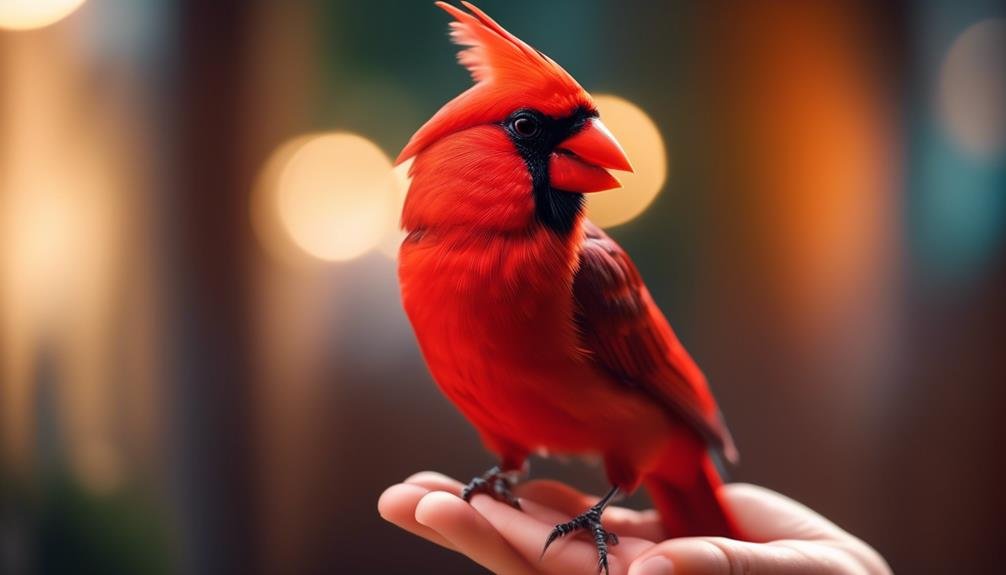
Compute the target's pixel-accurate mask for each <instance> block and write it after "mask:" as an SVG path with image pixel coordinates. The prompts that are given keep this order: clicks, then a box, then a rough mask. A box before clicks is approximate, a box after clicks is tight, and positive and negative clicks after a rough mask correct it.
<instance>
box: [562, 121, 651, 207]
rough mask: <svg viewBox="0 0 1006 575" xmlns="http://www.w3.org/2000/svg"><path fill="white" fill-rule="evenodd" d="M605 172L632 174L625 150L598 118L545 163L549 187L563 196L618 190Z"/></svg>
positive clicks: (565, 141)
mask: <svg viewBox="0 0 1006 575" xmlns="http://www.w3.org/2000/svg"><path fill="white" fill-rule="evenodd" d="M608 169H612V170H622V171H625V172H631V171H632V165H631V164H629V159H628V158H626V157H625V150H623V149H622V146H621V145H620V144H619V143H618V140H616V139H615V137H614V136H612V135H611V132H610V131H609V130H608V128H607V126H605V125H604V124H603V123H602V122H601V120H600V119H599V118H591V119H589V120H588V121H587V125H586V126H584V127H583V129H581V130H580V131H578V132H577V133H575V134H573V135H572V136H570V137H569V138H567V139H566V140H564V141H563V142H562V143H560V144H559V146H558V147H557V148H556V150H555V152H553V153H552V157H551V159H550V161H549V175H550V179H551V184H552V187H553V188H555V189H557V190H562V191H565V192H579V193H589V192H600V191H603V190H610V189H612V188H618V187H621V184H620V183H619V182H618V180H616V179H615V177H614V176H612V175H611V174H609V173H608Z"/></svg>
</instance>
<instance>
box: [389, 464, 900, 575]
mask: <svg viewBox="0 0 1006 575" xmlns="http://www.w3.org/2000/svg"><path fill="white" fill-rule="evenodd" d="M461 488H462V485H461V484H460V483H458V482H457V481H455V480H454V479H451V478H449V477H446V476H444V475H441V474H439V473H434V472H422V473H417V474H416V475H413V476H412V477H410V478H408V479H406V480H405V482H404V483H400V484H398V485H393V486H391V487H389V488H388V489H387V490H386V491H385V492H384V493H383V494H382V495H381V499H380V501H379V502H378V509H379V511H380V513H381V516H382V517H384V518H385V519H386V520H388V521H390V522H392V523H394V524H395V525H398V526H399V527H401V528H402V529H405V530H406V531H409V532H411V533H414V534H416V535H418V536H420V537H423V538H425V539H428V540H430V541H432V542H434V543H436V544H438V545H441V546H443V547H446V548H447V549H451V550H453V551H456V552H458V553H461V554H463V555H466V556H467V557H469V558H470V559H472V560H473V561H475V562H477V563H479V564H480V565H482V566H483V567H486V568H487V569H489V570H491V571H493V572H495V573H502V574H505V575H511V574H531V573H554V574H569V573H574V574H576V573H581V574H584V575H590V574H593V573H595V572H596V570H597V550H596V549H595V547H594V544H593V543H592V542H590V541H587V540H586V539H580V538H579V537H570V538H564V539H562V540H559V541H557V542H556V543H555V544H553V545H552V547H551V548H549V551H548V553H547V554H546V555H545V556H544V557H542V556H541V550H542V546H543V545H544V543H545V538H546V537H547V536H548V534H549V532H550V531H551V530H552V527H553V525H555V524H556V523H561V522H563V521H567V520H568V519H569V518H570V517H572V516H574V515H577V514H579V513H580V512H581V511H583V509H585V508H587V507H589V506H590V505H593V504H594V503H595V502H596V501H597V498H596V497H592V496H588V495H585V494H583V493H580V492H578V491H576V490H574V489H573V488H571V487H568V486H566V485H564V484H562V483H559V482H555V481H543V480H537V481H530V482H527V483H524V484H521V485H520V486H518V487H517V488H516V490H515V491H516V494H517V496H518V497H520V499H521V505H522V507H523V511H519V510H516V509H514V508H512V507H510V506H509V505H505V504H503V503H500V502H498V501H495V500H493V499H492V498H490V497H487V496H484V495H476V496H475V497H474V498H473V499H472V502H471V505H469V504H468V503H465V502H464V501H463V500H462V499H461V498H460V497H458V496H457V494H458V493H460V491H461ZM723 490H724V491H723V496H724V499H725V502H726V504H727V506H729V507H730V509H731V510H732V511H733V513H734V517H735V519H736V520H737V523H738V526H739V527H740V528H741V530H742V531H743V532H744V533H745V534H747V535H748V537H749V538H750V539H752V540H753V541H754V542H744V541H736V540H733V539H727V538H723V537H687V538H679V539H666V537H665V534H664V532H663V527H662V526H661V523H660V518H659V517H658V515H657V513H656V512H655V511H653V510H649V511H633V510H631V509H625V508H622V507H615V506H611V507H608V509H607V510H606V511H605V512H604V516H603V523H604V526H605V528H607V529H608V530H610V531H613V532H614V533H617V534H618V535H619V541H620V543H619V544H618V545H616V546H614V547H611V549H610V554H609V559H608V560H609V569H610V572H611V574H612V575H625V574H629V575H661V574H671V573H673V574H675V575H707V574H708V575H734V574H740V573H744V574H746V575H759V574H768V573H772V574H781V575H786V574H797V573H799V574H810V575H832V574H835V575H838V574H842V575H845V574H857V575H859V574H862V575H867V574H869V575H875V574H876V575H880V574H888V573H890V572H891V570H890V568H889V567H888V566H887V563H886V562H885V561H884V560H883V558H881V556H880V555H879V554H878V553H877V552H876V551H874V550H873V548H871V547H870V546H869V545H867V544H866V543H864V542H863V541H860V540H859V539H857V538H855V537H853V536H852V535H850V534H849V533H846V532H845V531H843V530H842V529H840V528H839V527H838V526H836V525H835V524H834V523H832V522H830V521H828V520H827V519H825V518H824V517H822V516H821V515H818V514H817V513H815V512H814V511H812V510H810V509H808V508H807V507H805V506H803V505H801V504H799V503H797V502H795V501H793V500H792V499H789V498H787V497H784V496H782V495H780V494H778V493H775V492H774V491H770V490H768V489H765V488H762V487H758V486H755V485H748V484H731V485H726V486H724V487H723ZM665 539H666V540H665Z"/></svg>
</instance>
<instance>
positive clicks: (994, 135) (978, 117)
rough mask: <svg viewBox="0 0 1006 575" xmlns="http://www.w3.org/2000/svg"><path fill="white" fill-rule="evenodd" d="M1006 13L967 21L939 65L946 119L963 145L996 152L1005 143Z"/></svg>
mask: <svg viewBox="0 0 1006 575" xmlns="http://www.w3.org/2000/svg"><path fill="white" fill-rule="evenodd" d="M1003 54H1006V19H1003V18H995V19H988V20H983V21H981V22H978V23H976V24H973V25H971V26H970V27H968V29H967V30H965V31H964V32H962V33H961V35H960V36H958V37H957V39H956V40H954V43H953V45H952V46H951V47H950V51H949V52H948V53H947V58H946V60H945V61H944V62H943V66H942V68H941V70H940V85H939V94H940V111H941V116H942V119H943V123H944V125H945V126H946V129H947V131H948V132H950V134H951V136H953V138H954V140H956V141H957V143H958V144H959V145H960V146H961V148H963V149H964V150H966V151H968V152H970V153H973V154H976V155H978V156H984V157H991V156H994V155H996V154H998V153H1000V152H1002V150H1003V148H1004V146H1006V106H1004V105H1003V102H1004V101H1006V67H1004V66H1003Z"/></svg>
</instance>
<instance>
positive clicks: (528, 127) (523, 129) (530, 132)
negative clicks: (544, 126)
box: [513, 116, 541, 138]
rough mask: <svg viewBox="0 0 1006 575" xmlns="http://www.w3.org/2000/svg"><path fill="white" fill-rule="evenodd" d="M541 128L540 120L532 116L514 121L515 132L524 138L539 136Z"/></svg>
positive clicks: (521, 117) (519, 117) (520, 117)
mask: <svg viewBox="0 0 1006 575" xmlns="http://www.w3.org/2000/svg"><path fill="white" fill-rule="evenodd" d="M540 128H541V126H539V124H538V120H536V119H535V118H533V117H532V116H518V117H517V118H516V119H514V121H513V131H514V132H516V133H517V135H518V136H520V137H522V138H532V137H534V136H537V135H538V130H539V129H540Z"/></svg>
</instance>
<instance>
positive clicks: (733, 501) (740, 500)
mask: <svg viewBox="0 0 1006 575" xmlns="http://www.w3.org/2000/svg"><path fill="white" fill-rule="evenodd" d="M723 495H724V497H725V499H726V500H727V503H728V505H729V506H730V508H731V510H732V511H733V512H734V518H735V519H736V521H737V524H738V527H740V529H741V531H742V532H743V533H744V535H745V537H746V538H747V539H750V540H753V541H758V542H768V541H773V540H776V539H802V540H807V541H834V540H838V539H841V538H843V537H845V536H847V534H846V533H845V532H844V531H842V530H841V529H840V528H839V527H838V526H836V525H835V524H834V523H832V522H831V521H828V520H827V519H825V518H824V517H822V516H821V515H819V514H817V513H816V512H815V511H813V510H811V509H810V508H808V507H806V506H805V505H803V504H801V503H798V502H796V501H794V500H792V499H790V498H789V497H786V496H784V495H781V494H779V493H776V492H775V491H772V490H770V489H765V488H764V487H759V486H757V485H750V484H745V483H734V484H730V485H726V486H724V487H723Z"/></svg>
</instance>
